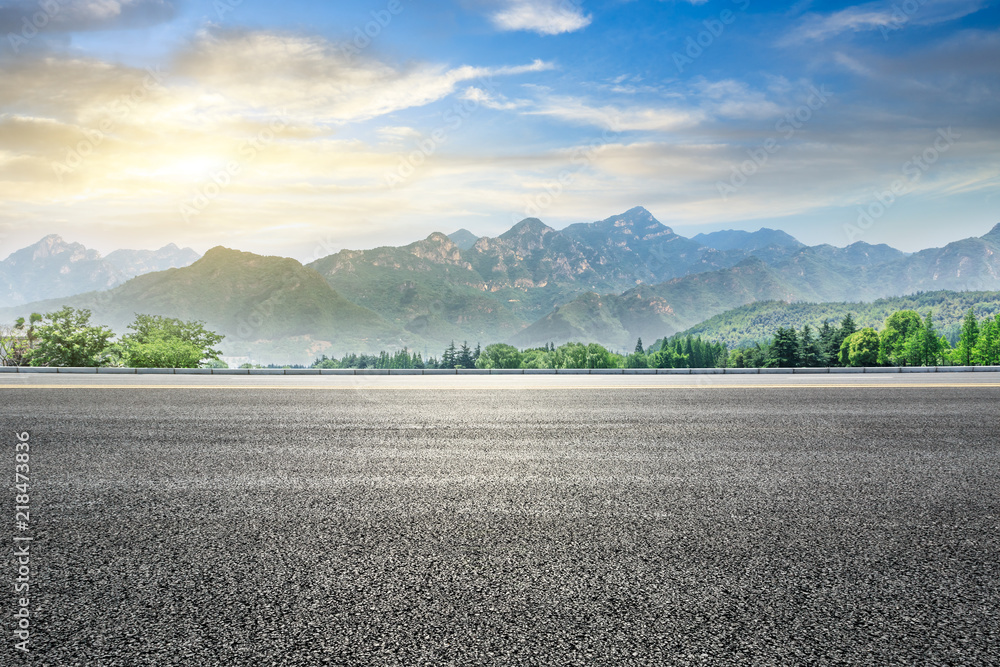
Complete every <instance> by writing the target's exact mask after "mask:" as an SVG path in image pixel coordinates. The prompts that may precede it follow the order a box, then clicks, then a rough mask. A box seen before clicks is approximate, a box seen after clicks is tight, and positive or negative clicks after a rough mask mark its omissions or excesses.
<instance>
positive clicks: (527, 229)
mask: <svg viewBox="0 0 1000 667" xmlns="http://www.w3.org/2000/svg"><path fill="white" fill-rule="evenodd" d="M554 231H556V230H554V229H553V228H552V227H549V226H548V225H546V224H545V223H544V222H542V221H541V220H539V219H538V218H525V219H524V220H522V221H521V222H519V223H517V224H516V225H514V226H513V227H511V228H510V229H508V230H507V231H506V232H504V233H503V234H501V235H500V238H501V239H502V240H504V241H509V240H512V239H516V238H519V237H523V236H526V235H533V236H544V235H545V234H549V233H551V232H554Z"/></svg>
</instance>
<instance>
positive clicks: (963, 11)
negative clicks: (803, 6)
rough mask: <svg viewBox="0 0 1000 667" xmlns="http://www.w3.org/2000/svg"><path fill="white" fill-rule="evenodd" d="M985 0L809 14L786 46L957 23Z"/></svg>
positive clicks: (932, 0) (882, 3) (944, 0)
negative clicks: (871, 32)
mask: <svg viewBox="0 0 1000 667" xmlns="http://www.w3.org/2000/svg"><path fill="white" fill-rule="evenodd" d="M985 5H986V3H985V2H984V0H926V1H925V2H920V3H916V2H914V3H912V7H911V4H910V3H898V2H887V1H884V0H883V1H879V2H869V3H866V4H863V5H858V6H856V7H849V8H847V9H842V10H840V11H837V12H833V13H830V14H818V13H810V14H806V15H805V16H803V17H802V19H801V21H800V22H799V23H798V25H797V26H796V27H795V28H794V30H793V32H792V33H791V34H789V35H788V36H787V37H786V39H785V40H784V42H785V43H786V44H788V43H801V42H807V41H823V40H826V39H830V38H832V37H836V36H837V35H840V34H843V33H857V32H865V31H870V30H883V31H884V30H886V29H897V28H900V27H902V26H904V25H906V24H913V25H935V24H939V23H946V22H949V21H955V20H957V19H960V18H962V17H964V16H968V15H969V14H972V13H975V12H977V11H979V10H980V9H982V8H983V7H984V6H985Z"/></svg>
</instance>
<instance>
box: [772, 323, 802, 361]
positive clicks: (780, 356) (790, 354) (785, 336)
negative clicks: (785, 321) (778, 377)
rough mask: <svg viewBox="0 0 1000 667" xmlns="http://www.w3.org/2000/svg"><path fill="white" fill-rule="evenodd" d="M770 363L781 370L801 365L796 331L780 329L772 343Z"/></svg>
mask: <svg viewBox="0 0 1000 667" xmlns="http://www.w3.org/2000/svg"><path fill="white" fill-rule="evenodd" d="M770 357H771V358H770V362H771V363H772V365H774V366H778V367H779V368H792V367H795V366H798V365H799V341H798V336H797V335H796V334H795V329H792V328H791V327H789V328H788V329H786V328H784V327H778V331H777V332H776V333H775V334H774V340H773V341H772V342H771V353H770Z"/></svg>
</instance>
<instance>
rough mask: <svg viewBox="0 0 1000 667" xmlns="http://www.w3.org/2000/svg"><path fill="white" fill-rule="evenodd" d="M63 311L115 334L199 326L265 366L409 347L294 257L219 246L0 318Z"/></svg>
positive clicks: (228, 350)
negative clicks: (139, 316) (89, 314)
mask: <svg viewBox="0 0 1000 667" xmlns="http://www.w3.org/2000/svg"><path fill="white" fill-rule="evenodd" d="M63 305H68V306H73V307H76V308H89V309H91V310H92V311H93V313H94V317H93V319H92V321H94V322H96V323H101V324H106V325H108V326H110V327H111V328H112V329H114V330H115V331H116V332H118V333H119V334H121V333H125V332H126V327H127V325H128V324H129V323H130V322H131V321H132V320H133V318H134V316H135V314H136V313H148V314H153V315H164V316H168V317H177V318H180V319H184V320H202V321H204V322H205V323H206V325H207V326H208V328H209V329H213V330H215V331H218V332H219V333H222V334H225V336H226V339H225V340H224V341H223V342H222V344H221V348H222V350H223V352H224V353H225V354H226V355H231V356H244V355H250V356H252V357H254V359H255V360H260V361H264V362H268V361H271V360H274V361H275V362H288V361H291V362H302V361H311V360H312V359H313V358H315V356H316V355H317V354H322V353H328V352H331V351H332V352H336V353H343V352H347V351H351V350H368V351H371V350H374V351H377V350H378V349H380V348H383V347H385V346H395V345H401V344H405V343H408V342H411V341H410V340H409V339H408V338H407V337H406V336H405V334H404V333H403V332H401V331H399V330H398V329H396V328H394V327H393V326H392V325H391V324H389V323H388V322H386V321H385V320H384V319H382V318H381V317H379V316H378V315H377V314H375V313H373V312H372V311H370V310H368V309H366V308H362V307H361V306H358V305H356V304H354V303H352V302H350V301H348V300H347V299H345V298H344V297H343V296H341V295H340V294H338V293H337V292H336V291H335V290H333V289H332V288H331V287H330V286H329V285H328V284H327V282H326V281H325V280H324V279H323V277H322V276H320V275H319V274H318V273H316V272H315V271H313V270H312V269H309V268H306V267H304V266H302V265H301V264H300V263H299V262H297V261H295V260H294V259H286V258H282V257H264V256H261V255H254V254H252V253H247V252H240V251H237V250H229V249H227V248H223V247H217V248H213V249H211V250H209V251H208V252H207V253H205V255H204V257H202V258H201V259H199V260H198V261H197V262H195V263H194V264H192V265H191V266H189V267H185V268H180V269H169V270H167V271H160V272H156V273H150V274H146V275H142V276H139V277H137V278H133V279H132V280H130V281H128V282H127V283H125V284H124V285H121V286H119V287H116V288H114V289H112V290H110V291H107V292H90V293H87V294H80V295H77V296H73V297H69V298H63V299H55V300H50V301H43V302H36V303H32V304H27V305H25V306H18V307H15V308H7V309H4V310H0V320H13V319H15V318H16V317H17V316H19V315H24V314H27V313H30V312H43V313H44V312H49V311H52V310H57V309H59V308H60V307H62V306H63Z"/></svg>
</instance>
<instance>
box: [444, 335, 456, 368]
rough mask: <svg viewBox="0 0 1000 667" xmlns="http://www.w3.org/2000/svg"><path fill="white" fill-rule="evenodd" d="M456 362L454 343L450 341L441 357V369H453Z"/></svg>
mask: <svg viewBox="0 0 1000 667" xmlns="http://www.w3.org/2000/svg"><path fill="white" fill-rule="evenodd" d="M456 361H457V359H456V357H455V341H451V344H450V345H448V347H447V349H445V351H444V354H442V355H441V368H454V367H455V363H456Z"/></svg>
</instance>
